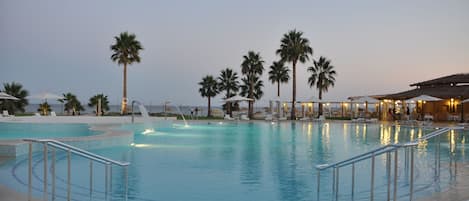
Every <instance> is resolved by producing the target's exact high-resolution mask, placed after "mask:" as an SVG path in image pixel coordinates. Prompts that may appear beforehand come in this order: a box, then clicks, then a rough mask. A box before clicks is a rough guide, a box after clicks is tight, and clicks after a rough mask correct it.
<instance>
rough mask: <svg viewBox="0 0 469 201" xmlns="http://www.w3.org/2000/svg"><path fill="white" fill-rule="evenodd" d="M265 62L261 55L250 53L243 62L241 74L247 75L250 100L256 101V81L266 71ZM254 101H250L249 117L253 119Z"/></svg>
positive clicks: (244, 57)
mask: <svg viewBox="0 0 469 201" xmlns="http://www.w3.org/2000/svg"><path fill="white" fill-rule="evenodd" d="M263 63H264V61H263V60H262V58H261V56H260V55H259V53H255V52H253V51H249V52H248V54H247V55H244V56H243V62H242V63H241V73H243V75H245V78H243V79H245V80H246V81H248V82H249V85H250V87H249V93H248V94H247V95H248V98H252V99H254V85H255V84H256V82H255V80H256V79H258V77H259V76H260V75H262V72H263V71H264V66H263ZM253 105H254V101H249V117H250V118H252V115H253V113H254V112H253V111H254V108H253Z"/></svg>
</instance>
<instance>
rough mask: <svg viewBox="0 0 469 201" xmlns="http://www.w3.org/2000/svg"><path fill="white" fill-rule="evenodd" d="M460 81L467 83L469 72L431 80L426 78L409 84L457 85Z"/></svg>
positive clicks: (468, 81)
mask: <svg viewBox="0 0 469 201" xmlns="http://www.w3.org/2000/svg"><path fill="white" fill-rule="evenodd" d="M462 83H469V73H460V74H454V75H448V76H444V77H439V78H436V79H432V80H427V81H423V82H418V83H414V84H411V85H410V86H411V87H413V86H435V85H447V86H451V85H457V84H462Z"/></svg>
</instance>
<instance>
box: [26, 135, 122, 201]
mask: <svg viewBox="0 0 469 201" xmlns="http://www.w3.org/2000/svg"><path fill="white" fill-rule="evenodd" d="M23 141H26V142H28V143H29V164H28V201H31V200H32V176H33V164H32V163H33V162H32V161H33V143H38V144H42V147H43V157H44V178H43V180H44V181H43V200H44V201H47V200H48V190H47V186H48V182H47V179H48V177H47V172H48V164H47V158H48V155H49V154H48V149H49V147H51V151H52V156H51V161H52V163H51V174H52V175H51V179H52V181H51V183H52V184H51V188H52V192H51V199H52V200H55V198H56V192H55V187H56V186H55V162H56V149H60V150H63V151H65V152H66V153H67V154H66V155H67V201H70V200H71V199H72V195H71V193H72V190H71V158H72V154H74V155H77V156H80V157H83V158H86V159H89V176H90V178H89V181H90V183H89V190H90V200H91V199H92V196H93V163H94V162H97V163H101V164H103V165H105V167H104V170H105V173H104V174H105V184H104V185H105V187H104V189H105V193H104V195H105V200H108V199H111V197H112V194H111V195H109V194H110V192H112V166H119V167H121V168H123V169H124V176H123V180H124V181H123V182H124V193H123V199H124V200H127V198H128V167H129V165H130V163H128V162H120V161H115V160H112V159H109V158H106V157H103V156H100V155H97V154H94V153H91V152H88V151H86V150H83V149H80V148H77V147H74V146H71V145H68V144H65V143H63V142H60V141H57V140H53V139H23Z"/></svg>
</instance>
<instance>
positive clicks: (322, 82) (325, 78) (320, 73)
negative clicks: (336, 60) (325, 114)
mask: <svg viewBox="0 0 469 201" xmlns="http://www.w3.org/2000/svg"><path fill="white" fill-rule="evenodd" d="M313 64H314V66H311V67H309V68H308V72H311V73H312V74H311V76H310V77H309V78H308V83H309V87H311V88H312V87H313V86H316V88H317V89H318V90H319V100H321V99H322V93H323V92H327V90H328V89H329V87H334V84H335V76H336V75H337V73H336V72H335V70H334V66H332V65H331V61H330V60H327V59H326V58H325V57H320V58H319V60H318V61H314V62H313ZM320 115H322V104H319V116H320Z"/></svg>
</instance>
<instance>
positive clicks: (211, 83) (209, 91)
mask: <svg viewBox="0 0 469 201" xmlns="http://www.w3.org/2000/svg"><path fill="white" fill-rule="evenodd" d="M199 85H200V89H199V92H200V95H201V96H202V97H207V98H208V111H207V117H210V116H212V111H211V109H210V106H211V105H210V104H211V102H210V99H211V98H212V97H215V96H216V95H217V94H218V87H217V81H216V80H215V79H214V78H213V76H211V75H207V76H205V77H203V78H202V81H201V82H199Z"/></svg>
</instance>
